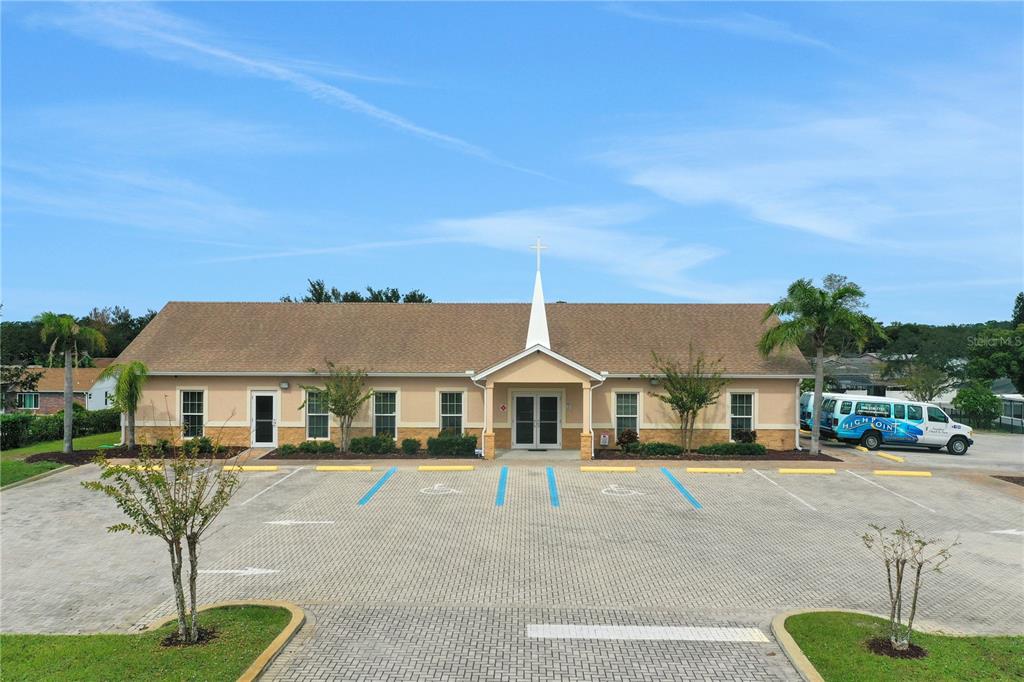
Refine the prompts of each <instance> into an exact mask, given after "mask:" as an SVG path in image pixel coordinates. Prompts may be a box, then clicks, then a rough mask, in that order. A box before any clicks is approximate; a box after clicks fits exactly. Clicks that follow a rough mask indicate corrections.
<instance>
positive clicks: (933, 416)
mask: <svg viewBox="0 0 1024 682" xmlns="http://www.w3.org/2000/svg"><path fill="white" fill-rule="evenodd" d="M928 421H930V422H942V423H943V424H945V423H946V422H948V421H949V417H947V416H946V413H945V412H943V411H942V410H940V409H939V408H937V407H932V406H931V405H929V406H928Z"/></svg>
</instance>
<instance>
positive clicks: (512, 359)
mask: <svg viewBox="0 0 1024 682" xmlns="http://www.w3.org/2000/svg"><path fill="white" fill-rule="evenodd" d="M531 353H544V354H545V355H547V356H548V357H551V358H553V359H555V360H558V361H559V362H561V363H562V364H564V365H568V366H569V367H572V368H573V369H575V370H576V371H577V372H581V373H583V374H586V375H587V376H588V377H590V378H591V379H594V380H596V381H600V380H602V379H604V377H603V376H601V375H600V374H598V373H597V372H595V371H594V370H592V369H587V368H586V367H584V366H583V365H581V364H580V363H578V362H575V361H573V360H570V359H569V358H567V357H565V356H564V355H559V354H558V353H556V352H555V351H553V350H551V349H550V348H548V347H546V346H542V345H540V344H535V345H533V346H530V347H529V348H525V349H523V350H521V351H519V352H518V353H516V354H515V355H513V356H511V357H508V358H505V359H504V360H502V361H501V362H499V363H498V364H496V365H491V366H490V367H488V368H487V369H485V370H483V371H482V372H480V373H479V374H474V375H473V377H472V378H473V381H479V380H480V379H483V378H484V377H486V376H489V375H491V374H494V373H495V372H497V371H498V370H500V369H504V368H505V367H508V366H509V365H512V364H515V363H516V362H518V361H520V360H522V359H523V358H525V357H526V356H527V355H530V354H531Z"/></svg>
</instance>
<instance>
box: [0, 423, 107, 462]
mask: <svg viewBox="0 0 1024 682" xmlns="http://www.w3.org/2000/svg"><path fill="white" fill-rule="evenodd" d="M120 441H121V432H120V431H111V432H110V433H94V434H93V435H91V436H79V437H78V438H75V440H74V443H75V450H95V449H96V448H98V447H99V446H101V445H117V444H118V443H119V442H120ZM63 447H64V441H62V440H47V441H43V442H41V443H33V444H32V445H26V446H25V447H23V448H14V449H13V450H4V451H3V452H2V453H0V461H4V462H6V461H8V460H12V459H25V458H26V457H28V456H29V455H35V454H37V453H40V452H60V451H61V448H63Z"/></svg>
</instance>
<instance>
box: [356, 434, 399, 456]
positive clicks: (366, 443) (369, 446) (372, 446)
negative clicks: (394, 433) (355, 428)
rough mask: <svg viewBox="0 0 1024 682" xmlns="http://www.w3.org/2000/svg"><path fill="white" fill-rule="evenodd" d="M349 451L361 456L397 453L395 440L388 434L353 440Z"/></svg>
mask: <svg viewBox="0 0 1024 682" xmlns="http://www.w3.org/2000/svg"><path fill="white" fill-rule="evenodd" d="M348 449H349V451H351V452H354V453H359V454H367V455H386V454H389V453H392V452H394V451H395V439H394V438H392V437H391V435H390V434H387V433H382V434H381V435H379V436H363V437H362V438H353V439H352V441H351V442H350V443H349V446H348Z"/></svg>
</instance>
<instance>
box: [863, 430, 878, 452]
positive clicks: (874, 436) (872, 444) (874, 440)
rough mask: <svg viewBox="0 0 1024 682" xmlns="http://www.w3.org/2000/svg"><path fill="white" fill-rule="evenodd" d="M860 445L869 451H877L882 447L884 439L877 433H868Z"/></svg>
mask: <svg viewBox="0 0 1024 682" xmlns="http://www.w3.org/2000/svg"><path fill="white" fill-rule="evenodd" d="M860 444H861V445H862V446H864V447H866V448H867V449H868V450H877V449H878V448H879V447H880V446H881V445H882V437H881V436H879V435H878V432H877V431H868V432H867V433H865V434H864V435H863V436H862V437H861V439H860Z"/></svg>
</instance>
